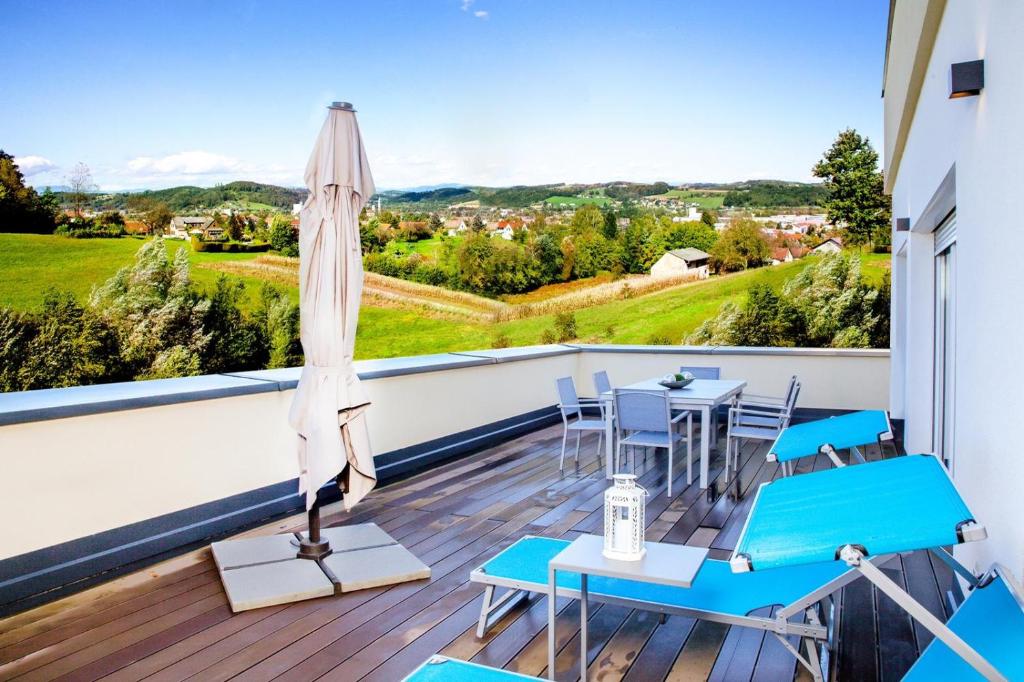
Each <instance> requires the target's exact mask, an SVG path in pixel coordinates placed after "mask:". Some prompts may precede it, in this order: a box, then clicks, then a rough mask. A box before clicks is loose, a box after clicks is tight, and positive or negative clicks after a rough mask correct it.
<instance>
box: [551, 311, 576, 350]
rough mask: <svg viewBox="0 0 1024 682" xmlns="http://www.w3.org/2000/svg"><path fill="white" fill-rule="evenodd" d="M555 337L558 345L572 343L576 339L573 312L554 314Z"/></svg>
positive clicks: (574, 315)
mask: <svg viewBox="0 0 1024 682" xmlns="http://www.w3.org/2000/svg"><path fill="white" fill-rule="evenodd" d="M555 336H556V338H557V339H558V342H559V343H564V342H565V341H572V340H573V339H575V338H576V336H577V334H576V314H575V313H573V312H564V313H555Z"/></svg>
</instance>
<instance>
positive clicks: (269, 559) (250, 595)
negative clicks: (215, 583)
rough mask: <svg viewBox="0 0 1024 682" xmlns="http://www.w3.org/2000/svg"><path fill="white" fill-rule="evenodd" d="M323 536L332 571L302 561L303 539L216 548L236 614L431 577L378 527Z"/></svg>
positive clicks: (278, 537)
mask: <svg viewBox="0 0 1024 682" xmlns="http://www.w3.org/2000/svg"><path fill="white" fill-rule="evenodd" d="M321 535H322V536H323V537H324V538H326V539H327V540H328V542H330V544H331V549H332V550H333V553H332V554H331V555H329V556H328V557H326V558H325V559H323V560H322V563H323V565H324V566H326V571H325V570H324V567H323V566H321V565H320V564H318V563H317V562H316V561H312V560H310V559H298V558H296V556H295V555H296V552H298V538H297V537H296V535H295V534H293V533H284V534H281V535H270V536H266V537H258V538H243V539H239V540H224V541H221V542H215V543H213V544H212V545H211V546H210V549H211V550H212V552H213V558H214V562H215V563H216V564H217V570H218V571H219V572H220V577H221V582H223V583H224V591H225V592H226V593H227V596H228V601H229V602H230V603H231V610H232V611H234V612H236V613H237V612H239V611H247V610H249V609H256V608H261V607H263V606H273V605H274V604H286V603H290V602H295V601H302V600H304V599H313V598H315V597H329V596H331V595H333V594H335V593H336V592H352V591H354V590H363V589H367V588H370V587H379V586H381V585H391V584H394V583H400V582H407V581H409V580H422V579H424V578H429V577H430V568H429V567H428V566H427V565H426V564H424V563H423V562H422V561H420V560H419V559H417V558H416V557H415V556H413V554H412V553H411V552H410V551H409V550H407V549H406V548H405V547H403V546H401V545H400V544H398V543H397V542H395V539H394V538H392V537H391V536H390V535H388V534H387V533H386V532H384V531H383V530H381V529H380V527H379V526H377V524H375V523H362V524H357V525H352V526H338V527H336V528H326V529H324V530H323V531H321ZM303 536H305V533H304V534H303Z"/></svg>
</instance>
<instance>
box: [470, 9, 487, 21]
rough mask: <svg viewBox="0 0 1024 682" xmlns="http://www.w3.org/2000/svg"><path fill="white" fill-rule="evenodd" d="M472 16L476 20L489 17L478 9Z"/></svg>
mask: <svg viewBox="0 0 1024 682" xmlns="http://www.w3.org/2000/svg"><path fill="white" fill-rule="evenodd" d="M473 16H474V17H476V18H477V19H486V18H487V17H489V16H491V15H490V14H489V13H487V12H486V11H485V10H482V9H478V10H477V11H475V12H473Z"/></svg>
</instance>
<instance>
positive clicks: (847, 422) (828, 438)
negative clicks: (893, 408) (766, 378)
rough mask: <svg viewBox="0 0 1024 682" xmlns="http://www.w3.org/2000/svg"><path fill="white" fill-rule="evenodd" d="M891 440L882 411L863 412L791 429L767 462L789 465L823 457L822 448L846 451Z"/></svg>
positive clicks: (772, 448)
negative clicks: (801, 460)
mask: <svg viewBox="0 0 1024 682" xmlns="http://www.w3.org/2000/svg"><path fill="white" fill-rule="evenodd" d="M891 439H892V426H891V425H890V424H889V416H888V415H887V414H886V413H885V411H884V410H862V411H860V412H851V413H850V414H844V415H840V416H838V417H829V418H828V419H818V420H816V421H812V422H805V423H803V424H795V425H793V426H790V427H789V428H787V429H786V430H785V431H783V432H782V433H781V434H779V437H778V438H777V439H776V440H775V442H774V443H773V444H772V446H771V448H770V449H769V450H768V461H769V462H774V461H777V462H789V461H792V460H794V459H800V458H801V457H809V456H811V455H817V454H824V453H825V450H824V448H826V447H829V448H832V449H834V450H845V449H848V448H856V447H858V446H862V445H868V444H870V443H877V442H881V441H883V440H891Z"/></svg>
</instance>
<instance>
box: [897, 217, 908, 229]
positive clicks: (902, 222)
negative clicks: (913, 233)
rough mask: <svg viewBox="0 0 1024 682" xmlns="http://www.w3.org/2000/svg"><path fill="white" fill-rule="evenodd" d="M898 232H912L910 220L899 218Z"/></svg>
mask: <svg viewBox="0 0 1024 682" xmlns="http://www.w3.org/2000/svg"><path fill="white" fill-rule="evenodd" d="M896 231H897V232H910V218H897V219H896Z"/></svg>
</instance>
